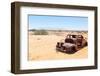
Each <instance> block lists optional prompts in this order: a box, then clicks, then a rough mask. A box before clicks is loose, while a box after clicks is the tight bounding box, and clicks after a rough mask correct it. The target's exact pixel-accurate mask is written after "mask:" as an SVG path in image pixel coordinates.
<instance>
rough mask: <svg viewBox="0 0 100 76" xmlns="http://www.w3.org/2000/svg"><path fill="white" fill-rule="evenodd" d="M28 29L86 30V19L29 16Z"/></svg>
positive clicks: (77, 17)
mask: <svg viewBox="0 0 100 76" xmlns="http://www.w3.org/2000/svg"><path fill="white" fill-rule="evenodd" d="M28 26H29V29H48V30H88V17H79V16H50V15H47V16H46V15H29V16H28Z"/></svg>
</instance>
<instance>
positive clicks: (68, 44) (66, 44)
mask: <svg viewBox="0 0 100 76" xmlns="http://www.w3.org/2000/svg"><path fill="white" fill-rule="evenodd" d="M63 46H64V47H66V48H69V47H72V46H76V45H75V44H72V43H64V44H63Z"/></svg>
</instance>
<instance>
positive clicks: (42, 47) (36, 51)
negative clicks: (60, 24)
mask: <svg viewBox="0 0 100 76" xmlns="http://www.w3.org/2000/svg"><path fill="white" fill-rule="evenodd" d="M84 36H86V35H84ZM64 38H65V36H64V35H63V36H60V35H53V34H52V35H32V34H29V52H28V60H53V59H56V60H57V59H76V58H87V57H88V48H87V47H84V48H82V49H81V50H79V51H78V52H76V53H74V54H66V53H62V52H56V49H55V46H56V43H57V42H58V41H61V40H63V39H64Z"/></svg>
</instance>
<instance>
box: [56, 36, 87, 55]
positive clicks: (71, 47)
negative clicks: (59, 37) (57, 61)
mask: <svg viewBox="0 0 100 76" xmlns="http://www.w3.org/2000/svg"><path fill="white" fill-rule="evenodd" d="M85 46H87V41H86V39H85V38H84V37H83V36H82V35H71V34H68V35H67V36H66V38H65V40H64V42H57V44H56V50H57V51H61V52H65V53H69V54H72V53H75V52H77V51H78V50H80V49H81V48H83V47H85Z"/></svg>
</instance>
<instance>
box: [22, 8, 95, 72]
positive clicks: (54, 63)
mask: <svg viewBox="0 0 100 76" xmlns="http://www.w3.org/2000/svg"><path fill="white" fill-rule="evenodd" d="M20 14H21V15H20V22H21V23H20V31H21V32H20V33H21V34H20V44H21V46H20V47H21V48H20V64H21V65H20V69H21V70H25V69H43V68H59V67H75V66H88V65H89V66H90V65H94V11H88V10H87V11H86V10H85V11H84V10H73V9H72V10H71V9H55V8H39V7H21V8H20ZM28 14H36V15H60V16H84V17H88V43H89V44H88V58H87V59H70V60H50V61H49V60H48V61H27V57H28V56H27V51H28V50H27V49H28V46H27V38H28V34H27V33H28V31H27V29H28V28H27V27H28V25H27V24H28V21H27V19H28V18H27V17H28V16H27V15H28Z"/></svg>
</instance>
